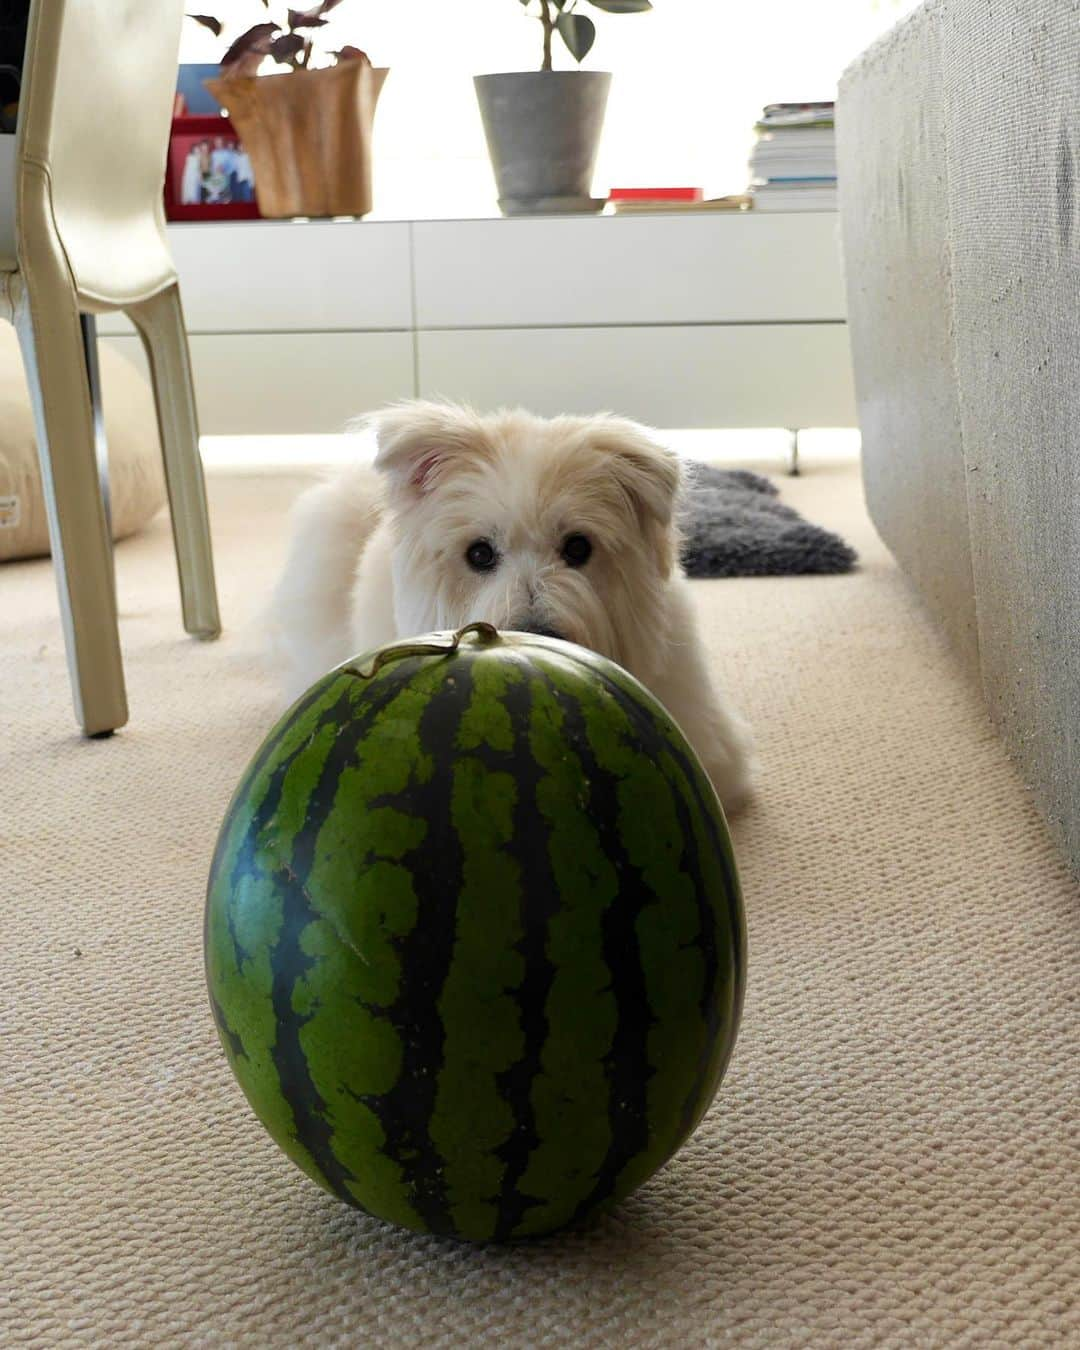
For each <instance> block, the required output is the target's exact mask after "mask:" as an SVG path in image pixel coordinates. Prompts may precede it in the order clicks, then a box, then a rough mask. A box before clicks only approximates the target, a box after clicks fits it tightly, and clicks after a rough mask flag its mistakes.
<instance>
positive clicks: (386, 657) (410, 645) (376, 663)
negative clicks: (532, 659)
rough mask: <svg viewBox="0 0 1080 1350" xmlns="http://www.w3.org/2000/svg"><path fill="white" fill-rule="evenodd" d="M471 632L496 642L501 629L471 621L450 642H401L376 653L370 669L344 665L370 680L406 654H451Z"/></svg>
mask: <svg viewBox="0 0 1080 1350" xmlns="http://www.w3.org/2000/svg"><path fill="white" fill-rule="evenodd" d="M469 633H475V634H476V636H477V637H478V638H479V639H480V640H481V641H482V642H485V643H486V642H494V641H495V640H496V639H497V638H498V636H499V630H498V629H497V628H493V627H492V625H491V624H489V623H469V624H466V625H465V627H464V628H459V629H458V631H457V632H456V633H455V634H454V635H453V637H452V638H451V639H450V640H449V642H399V643H397V644H395V645H394V646H393V647H383V648H382V650H381V651H378V652H376V653H375V656H374V658H373V659H372V662H371V668H370V670H361V669H360V668H359V667H358V666H342V667H341V669H342V670H343V671H346V672H347V673H348V674H349V675H358V676H359V677H360V679H362V680H370V679H372V678H374V676H375V675H377V674H378V673H379V671H380V670H382V668H383V666H385V665H386V664H387V663H388V662H390V661H400V660H401V659H402V658H403V657H405V656H449V655H451V653H453V652H456V651H457V649H458V647H459V646H460V645H461V639H462V638H463V637H466V636H467V635H468V634H469Z"/></svg>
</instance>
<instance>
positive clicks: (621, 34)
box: [181, 0, 917, 217]
mask: <svg viewBox="0 0 1080 1350" xmlns="http://www.w3.org/2000/svg"><path fill="white" fill-rule="evenodd" d="M579 3H580V4H581V5H582V9H583V10H584V9H587V8H588V6H587V5H586V4H584V0H579ZM916 3H917V0H741V2H740V0H654V5H655V9H654V10H653V11H652V13H650V14H643V15H640V14H634V15H629V16H625V17H624V16H610V15H604V14H601V13H599V12H598V11H590V17H595V20H596V26H597V34H598V35H597V41H596V46H595V47H594V49H593V51H592V52H591V53H590V55H589V56H588V58H587V59H586V62H585V68H586V69H594V70H612V71H614V73H615V77H616V78H615V81H614V83H613V86H612V93H611V101H610V104H609V108H608V116H607V124H606V128H605V132H604V141H603V144H602V148H601V153H600V162H599V164H598V166H597V175H596V187H597V190H598V191H599V192H603V191H604V190H606V188H608V187H611V186H628V185H634V184H638V185H647V186H656V185H659V184H681V185H692V186H700V187H704V188H705V190H706V193H707V194H708V195H710V196H714V195H719V194H722V193H729V192H740V191H742V190H743V189H744V188H745V187H746V181H747V171H746V161H747V157H748V154H749V149H750V144H751V141H752V125H753V122H754V119H755V117H756V116H757V115H758V113H759V112H760V109H761V107H762V105H764V104H765V103H770V102H777V101H782V100H796V99H798V100H801V99H820V98H831V97H833V94H834V91H835V88H836V81H837V79H838V77H839V75H840V73H841V71H842V70H843V68H844V67H845V66H846V65H847V64H848V62H849V61H850V60H851V59H852V58H853V57H854V56H856V55H857V54H858V53H859V52H860V51H861V50H862V49H863V48H864V47H865V46H867V45H868V44H869V43H870V42H871V41H872V40H873V39H874V38H875V37H876V36H878V34H880V33H881V32H883V31H884V30H885V29H886V28H888V27H889V26H890V25H891V24H892V23H893V22H895V21H896V19H897V18H899V17H900V16H901V15H902V14H904V13H905V12H907V11H908V10H911V9H913V8H914V7H915V4H916ZM198 8H200V9H202V8H205V9H208V10H211V11H212V12H215V13H218V14H220V15H222V16H224V17H225V18H226V20H227V21H228V23H229V30H228V32H229V33H230V34H232V35H233V36H235V35H236V34H237V33H239V32H240V31H241V25H244V26H246V24H247V23H257V22H260V21H262V20H264V19H265V17H266V11H265V9H264V8H263V6H262V4H261V3H259V0H220V5H219V6H215V5H214V4H213V2H212V0H206V3H205V5H200V6H198ZM323 32H324V34H325V35H326V36H327V39H328V45H329V46H339V45H343V44H344V43H346V42H349V43H353V44H355V45H356V46H358V47H362V48H363V49H364V50H365V51H367V52H368V53H369V55H370V56H371V58H372V60H373V61H374V63H375V64H376V65H386V66H390V67H391V70H392V73H391V76H390V78H389V80H388V81H387V84H386V88H385V90H384V92H383V96H382V100H381V102H380V106H379V112H378V116H377V119H376V141H375V145H376V153H375V202H376V211H375V214H376V215H378V216H382V217H438V216H466V215H490V214H496V213H497V208H496V206H495V191H494V185H493V182H492V178H491V170H490V168H489V166H488V162H487V156H486V150H485V146H484V136H483V130H482V128H481V125H480V117H479V113H478V112H477V107H476V100H475V97H474V95H473V89H472V79H471V77H472V76H473V75H474V74H480V73H483V72H486V71H494V70H529V69H534V68H536V67H538V66H539V64H540V33H539V25H538V24H537V23H536V21H535V19H530V18H528V17H527V15H526V13H525V11H524V10H522V8H521V6H520V5H519V4H517V3H516V0H344V3H343V4H342V5H341V7H340V9H339V10H337V11H335V12H334V15H333V17H332V22H331V25H330V26H329V27H328V28H326V29H325V30H323ZM222 50H223V44H222V41H221V40H215V39H214V38H213V37H212V36H211V35H210V34H209V33H207V32H205V31H204V30H203V29H201V28H199V27H198V26H197V25H196V24H194V23H192V22H191V21H190V20H189V21H187V22H186V25H185V29H184V39H183V46H182V49H181V59H183V60H185V61H208V60H214V59H216V58H217V57H219V56H220V55H221V52H222ZM556 65H557V66H560V67H563V68H568V67H571V66H572V65H573V61H572V60H571V59H570V57H569V56H568V55H567V54H566V53H565V51H563V50H562V49H561V46H559V47H558V50H557V53H556Z"/></svg>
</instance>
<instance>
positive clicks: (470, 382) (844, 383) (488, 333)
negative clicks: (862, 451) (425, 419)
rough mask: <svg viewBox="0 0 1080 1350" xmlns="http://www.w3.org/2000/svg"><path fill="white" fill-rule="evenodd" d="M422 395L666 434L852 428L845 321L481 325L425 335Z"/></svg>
mask: <svg viewBox="0 0 1080 1350" xmlns="http://www.w3.org/2000/svg"><path fill="white" fill-rule="evenodd" d="M417 352H418V364H419V383H420V393H421V395H422V396H423V397H426V398H438V397H445V398H451V399H460V400H463V401H466V402H470V403H475V404H476V405H477V406H478V407H481V408H491V407H498V406H500V405H504V404H522V405H523V406H525V407H528V408H531V409H532V410H533V411H534V412H537V413H542V414H545V415H549V416H550V415H554V414H557V413H563V412H570V413H592V412H596V411H598V410H599V409H607V410H609V411H612V412H618V413H623V414H625V415H626V416H628V417H634V418H637V419H638V420H640V421H643V422H647V423H651V424H652V425H653V426H659V427H850V426H855V425H856V420H855V395H854V390H853V387H852V377H851V361H850V355H849V351H848V334H847V326H846V324H840V323H837V324H831V323H830V324H776V325H767V326H766V325H747V326H734V325H732V326H722V327H713V328H710V327H692V328H678V327H664V328H592V329H590V328H570V329H556V328H542V329H511V330H502V331H499V330H495V329H479V330H475V329H474V330H462V331H456V332H454V331H440V332H421V333H419V334H418V335H417Z"/></svg>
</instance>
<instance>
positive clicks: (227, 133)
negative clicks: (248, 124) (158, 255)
mask: <svg viewBox="0 0 1080 1350" xmlns="http://www.w3.org/2000/svg"><path fill="white" fill-rule="evenodd" d="M165 218H166V219H167V220H261V219H262V216H261V215H260V212H259V204H258V202H257V201H256V198H255V177H254V173H253V172H252V170H251V161H250V159H249V158H248V156H247V154H246V153H245V152H244V147H243V143H242V142H241V140H240V137H239V136H238V135H237V133H236V129H235V127H234V126H233V124H232V122H231V121H230V120H229V119H228V118H227V117H215V116H207V117H174V118H173V123H172V132H171V134H170V137H169V155H168V159H167V161H166V165H165Z"/></svg>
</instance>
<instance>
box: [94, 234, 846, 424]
mask: <svg viewBox="0 0 1080 1350" xmlns="http://www.w3.org/2000/svg"><path fill="white" fill-rule="evenodd" d="M170 238H171V241H172V246H173V252H174V255H175V258H176V263H177V267H178V269H179V272H180V279H181V284H182V288H183V294H184V304H185V310H186V315H187V323H188V329H189V332H190V336H191V351H192V359H193V363H194V368H195V380H196V389H197V393H198V398H199V411H200V418H201V422H202V427H203V430H204V431H205V432H207V433H210V434H232V435H236V434H260V433H261V434H265V433H274V432H282V433H317V432H332V431H338V430H340V429H341V427H342V426H343V425H344V423H345V422H346V421H347V420H348V419H349V418H350V417H353V416H355V415H356V414H358V413H363V412H365V411H368V410H370V409H371V408H373V407H377V406H378V405H379V404H381V403H385V402H387V401H389V400H391V399H397V398H405V397H411V396H417V395H419V396H423V397H446V398H452V399H462V400H466V401H470V402H473V403H476V404H477V405H479V406H483V407H491V406H497V405H499V404H517V403H520V404H524V405H525V406H528V407H531V408H532V409H534V410H535V411H537V412H541V413H548V414H552V413H558V412H594V411H596V410H597V409H601V408H608V409H613V410H616V411H618V412H620V413H623V414H625V415H627V416H630V417H635V418H638V419H640V420H641V421H644V422H649V423H652V424H653V425H656V426H664V427H790V428H801V427H812V426H828V427H844V426H854V425H855V398H854V391H853V388H852V378H851V367H850V359H849V354H848V339H847V326H846V323H845V307H844V295H843V282H842V276H841V266H840V243H839V236H838V227H837V217H836V216H835V215H834V214H832V213H824V212H823V213H802V214H798V213H791V214H780V213H776V214H772V213H770V214H768V215H765V214H761V215H754V213H753V212H748V213H745V214H726V213H699V214H695V215H685V214H684V215H680V214H665V215H629V216H591V217H580V216H578V217H572V216H560V217H548V218H544V219H537V218H531V219H516V220H455V221H417V222H410V221H400V222H398V221H389V222H381V221H366V222H363V221H360V222H358V221H310V222H305V221H297V222H270V221H259V222H252V223H249V222H242V223H241V222H235V223H221V224H204V223H199V224H183V225H173V226H171V227H170ZM99 331H100V332H101V334H102V335H103V337H105V338H106V340H108V341H110V342H113V343H115V344H116V345H117V346H119V347H121V348H122V349H124V350H126V351H129V352H132V353H134V352H137V351H138V339H137V338H136V337H135V336H134V334H133V332H132V330H131V329H130V327H129V326H128V325H127V323H126V321H125V320H123V319H122V318H119V317H117V316H111V315H109V316H102V318H101V320H100V321H99Z"/></svg>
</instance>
